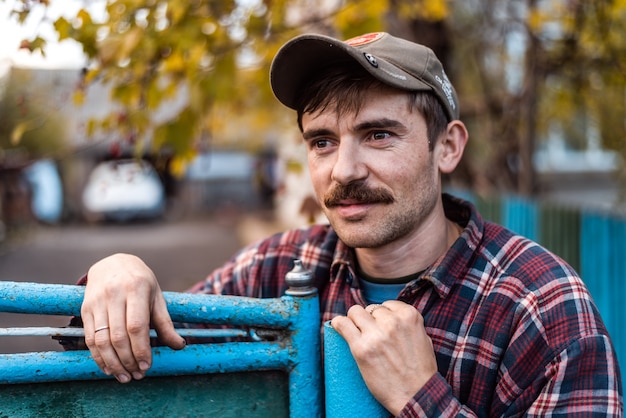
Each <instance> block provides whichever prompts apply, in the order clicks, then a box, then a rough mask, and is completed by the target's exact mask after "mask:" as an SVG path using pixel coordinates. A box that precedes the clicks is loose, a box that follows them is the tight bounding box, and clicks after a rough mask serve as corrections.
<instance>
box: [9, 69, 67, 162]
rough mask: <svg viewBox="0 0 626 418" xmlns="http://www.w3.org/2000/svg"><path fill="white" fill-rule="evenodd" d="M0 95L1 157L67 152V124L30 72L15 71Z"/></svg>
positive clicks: (35, 156)
mask: <svg viewBox="0 0 626 418" xmlns="http://www.w3.org/2000/svg"><path fill="white" fill-rule="evenodd" d="M0 92H2V93H1V94H0V152H1V154H0V158H2V157H3V156H4V155H5V154H6V153H7V152H11V151H19V152H20V153H22V154H24V156H25V157H26V158H31V159H36V158H39V157H51V156H56V155H58V153H59V152H62V151H63V150H64V149H65V148H64V144H65V138H67V133H66V131H65V126H66V123H65V121H64V119H63V117H62V116H61V115H60V113H59V112H58V111H57V110H56V109H54V108H51V107H50V104H49V101H48V100H46V98H45V95H46V90H45V88H44V87H42V86H41V85H40V84H38V83H37V82H36V81H33V80H32V79H31V78H30V77H29V75H28V72H24V71H16V70H13V71H12V72H11V73H10V74H9V75H8V76H7V77H6V78H5V79H4V80H3V81H0Z"/></svg>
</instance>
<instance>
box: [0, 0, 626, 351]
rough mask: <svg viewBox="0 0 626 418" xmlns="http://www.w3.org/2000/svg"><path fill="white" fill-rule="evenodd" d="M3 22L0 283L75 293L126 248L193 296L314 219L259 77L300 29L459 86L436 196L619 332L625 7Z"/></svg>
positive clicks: (178, 10)
mask: <svg viewBox="0 0 626 418" xmlns="http://www.w3.org/2000/svg"><path fill="white" fill-rule="evenodd" d="M0 19H1V20H0V36H1V37H2V45H0V280H7V281H35V282H56V283H74V282H75V280H76V279H77V278H78V277H79V276H80V275H82V274H84V273H85V272H86V269H87V268H88V267H89V265H91V263H93V262H94V261H96V260H97V259H99V258H101V257H103V256H106V255H108V254H110V253H112V252H116V251H127V252H134V253H137V254H139V255H141V256H142V257H144V258H146V260H148V262H149V264H150V265H152V266H153V268H154V269H155V272H156V273H157V276H159V278H160V279H161V281H162V283H163V288H164V289H165V290H184V289H186V288H187V287H188V286H189V285H191V283H194V282H195V281H197V280H201V279H202V278H203V277H204V276H206V275H207V274H208V273H209V272H210V271H211V270H212V269H213V268H215V267H217V266H219V265H220V264H221V263H222V262H223V261H224V260H226V258H228V257H229V256H230V255H232V253H233V252H234V251H235V250H236V249H237V248H239V247H240V246H241V245H244V244H246V243H248V242H250V241H252V240H255V239H257V238H260V237H262V236H265V235H267V234H269V233H271V232H274V231H278V230H282V229H285V228H290V227H295V226H302V225H307V224H310V223H312V222H323V221H324V219H323V217H322V215H321V214H320V211H319V208H318V206H317V203H316V202H315V199H314V198H313V193H312V190H311V188H310V183H309V180H308V173H307V171H306V164H305V152H304V149H303V148H302V146H301V144H300V142H301V139H300V136H299V133H298V131H297V127H296V123H295V115H294V114H293V113H292V112H291V111H290V110H288V109H285V108H284V107H282V106H281V105H280V104H279V103H278V102H277V101H276V100H275V98H274V97H273V96H272V93H271V91H270V89H269V83H268V72H269V63H270V62H271V59H272V57H273V56H274V54H275V52H276V50H277V49H278V48H279V47H280V45H282V44H283V43H284V42H285V41H286V40H288V39H289V38H291V37H293V36H295V35H297V34H299V33H303V32H317V33H323V34H328V35H332V36H335V37H339V38H349V37H352V36H356V35H360V34H362V33H366V32H373V31H387V32H390V33H392V34H394V35H397V36H402V37H405V38H408V39H412V40H415V41H418V42H420V43H423V44H425V45H428V46H429V47H431V48H432V49H433V50H434V51H435V53H436V54H437V55H438V57H439V58H440V59H441V61H442V62H443V63H444V67H445V68H446V69H447V73H448V76H449V77H450V79H451V81H452V83H453V84H454V85H455V87H456V89H457V92H458V95H459V97H460V101H461V106H460V108H461V119H463V120H464V121H465V123H466V124H467V126H468V128H469V131H470V143H469V148H468V149H467V152H466V156H465V159H464V162H463V164H462V166H461V167H459V169H457V170H456V172H455V173H454V174H453V175H451V176H449V177H448V178H446V187H447V188H448V189H449V190H450V191H453V192H454V193H457V194H460V195H462V196H464V197H467V198H469V199H471V200H473V201H474V202H475V203H476V204H477V205H478V206H479V209H480V210H481V212H482V213H483V214H484V215H485V217H486V218H488V219H491V220H494V221H497V222H500V223H503V224H505V225H506V226H509V227H510V228H512V229H514V230H516V231H517V232H520V233H523V234H525V235H528V236H530V237H531V238H534V239H536V240H538V241H539V242H540V243H542V244H543V245H546V246H547V247H549V248H550V249H553V250H554V251H555V252H557V253H558V254H559V255H561V256H562V257H564V258H565V259H566V260H567V261H568V262H570V263H571V264H572V265H573V266H574V267H575V268H577V269H578V270H579V271H580V272H581V274H582V276H583V278H584V279H585V280H586V281H587V283H588V285H589V287H590V288H591V290H592V293H593V294H594V297H596V298H597V300H598V302H599V305H600V308H601V311H602V312H603V316H604V318H605V320H607V322H608V324H607V325H608V326H609V328H611V327H613V326H615V327H617V324H619V322H620V321H621V320H622V319H623V318H624V317H625V316H626V312H624V309H625V308H624V306H623V304H622V303H621V299H623V297H624V296H626V290H624V289H625V288H624V285H623V284H622V283H621V277H624V276H625V275H626V266H625V265H624V260H625V259H626V258H625V257H623V255H624V254H625V253H626V248H625V245H626V244H625V241H626V227H624V216H626V215H625V214H626V165H625V161H626V36H624V35H625V33H626V4H625V3H624V2H623V1H621V2H620V1H616V0H615V1H611V0H556V1H554V0H552V1H541V0H463V1H459V0H457V1H454V0H380V1H369V0H343V1H341V0H324V1H320V0H315V1H313V0H280V1H268V0H195V1H186V2H181V1H177V0H145V1H141V0H108V1H105V0H0ZM616 289H619V291H617V290H616ZM35 320H39V318H36V319H33V322H34V321H35ZM62 320H64V319H59V321H62ZM14 321H22V319H17V318H16V316H12V315H8V314H0V327H3V326H15V325H14ZM9 322H13V324H8V323H9ZM614 324H615V325H614ZM616 329H617V328H616ZM614 334H618V333H617V332H616V333H614ZM614 337H615V336H614ZM621 338H622V337H621V336H618V337H616V345H617V346H618V348H619V349H620V350H626V340H624V341H622V340H621ZM624 338H626V337H624ZM28 344H32V343H31V342H30V341H29V342H28ZM28 347H32V345H29V346H28ZM0 349H2V350H5V349H6V350H9V349H13V348H9V346H8V345H7V343H6V342H5V341H0ZM20 349H21V348H20Z"/></svg>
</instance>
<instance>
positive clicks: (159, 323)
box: [152, 292, 186, 350]
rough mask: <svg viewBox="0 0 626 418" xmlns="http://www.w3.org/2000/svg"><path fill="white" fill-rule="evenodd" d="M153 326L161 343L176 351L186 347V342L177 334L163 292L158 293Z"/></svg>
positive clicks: (153, 314)
mask: <svg viewBox="0 0 626 418" xmlns="http://www.w3.org/2000/svg"><path fill="white" fill-rule="evenodd" d="M152 325H153V326H154V329H155V330H156V332H157V335H158V337H159V341H161V342H162V343H163V344H165V345H167V346H168V347H170V348H172V349H174V350H180V349H182V348H184V347H185V345H186V341H185V339H184V338H183V337H181V336H180V335H178V333H176V330H175V328H174V324H173V323H172V319H171V317H170V314H169V312H168V310H167V303H166V302H165V298H164V297H163V294H162V293H161V292H157V295H156V297H155V301H154V307H153V309H152Z"/></svg>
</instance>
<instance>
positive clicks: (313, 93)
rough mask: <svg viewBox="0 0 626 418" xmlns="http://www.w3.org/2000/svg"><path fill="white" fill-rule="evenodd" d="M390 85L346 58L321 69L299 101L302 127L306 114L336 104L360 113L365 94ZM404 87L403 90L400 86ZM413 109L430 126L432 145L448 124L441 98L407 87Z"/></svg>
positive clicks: (339, 109) (342, 110)
mask: <svg viewBox="0 0 626 418" xmlns="http://www.w3.org/2000/svg"><path fill="white" fill-rule="evenodd" d="M375 88H387V89H393V88H394V87H390V86H387V85H386V84H384V83H382V82H380V81H379V80H377V79H376V78H374V77H372V76H371V75H370V74H369V73H368V72H367V71H366V70H364V69H363V67H361V66H360V65H358V64H356V63H351V62H346V63H341V64H338V65H336V66H332V67H328V68H327V69H326V70H325V71H323V72H321V73H319V74H318V75H317V76H316V77H315V78H314V79H313V80H312V81H311V82H310V83H308V84H307V85H306V86H305V87H304V88H303V89H302V91H300V92H299V95H298V102H297V109H296V111H297V115H298V127H299V128H300V130H302V115H303V114H304V113H313V112H316V111H323V110H325V109H327V108H329V107H334V109H333V110H334V111H336V112H337V114H338V116H342V115H345V114H347V113H358V112H359V111H360V110H361V108H362V107H363V104H364V100H365V94H366V92H367V91H368V90H370V89H375ZM399 91H401V90H399ZM406 94H407V100H408V104H409V106H410V110H411V111H414V110H417V111H419V112H421V114H422V115H423V117H424V119H425V121H426V127H427V133H428V144H429V149H430V150H431V151H432V149H433V148H434V146H435V142H436V141H437V139H438V138H439V136H440V135H441V134H442V133H443V132H445V130H446V128H447V126H448V122H449V120H448V117H447V115H446V112H445V111H444V109H443V107H442V106H441V103H439V100H437V98H436V97H435V96H434V95H433V94H432V93H430V92H421V91H407V92H406Z"/></svg>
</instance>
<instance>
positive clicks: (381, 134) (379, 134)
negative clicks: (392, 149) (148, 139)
mask: <svg viewBox="0 0 626 418" xmlns="http://www.w3.org/2000/svg"><path fill="white" fill-rule="evenodd" d="M390 136H391V134H390V133H389V132H374V133H373V134H372V139H375V140H377V141H380V140H381V139H387V138H389V137H390Z"/></svg>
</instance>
